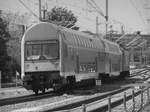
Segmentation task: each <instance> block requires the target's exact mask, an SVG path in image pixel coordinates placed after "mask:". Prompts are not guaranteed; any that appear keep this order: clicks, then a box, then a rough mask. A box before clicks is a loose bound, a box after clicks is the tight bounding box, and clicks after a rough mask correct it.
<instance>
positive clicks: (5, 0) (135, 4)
mask: <svg viewBox="0 0 150 112" xmlns="http://www.w3.org/2000/svg"><path fill="white" fill-rule="evenodd" d="M21 1H23V3H24V4H25V5H26V6H27V7H29V9H30V10H31V11H32V12H33V13H35V14H36V15H38V0H21ZM88 1H90V0H88ZM91 1H92V0H91ZM94 1H95V3H96V4H97V6H98V7H99V8H100V9H101V11H102V12H103V13H104V15H105V9H106V7H105V6H106V4H105V2H106V0H94ZM146 1H147V2H149V1H150V0H108V15H109V25H108V26H109V27H108V29H114V30H118V31H121V26H123V27H124V28H125V31H126V32H127V33H133V32H136V31H141V32H142V33H148V32H150V31H149V30H148V23H147V21H146V16H148V15H150V14H148V13H147V12H148V11H147V10H144V8H145V7H144V6H145V3H146ZM92 3H93V2H92ZM46 4H47V8H48V9H49V10H50V9H51V8H53V7H54V6H63V7H66V8H68V9H69V10H72V12H73V13H74V14H75V15H76V16H77V18H78V22H77V25H78V26H79V27H80V29H81V30H90V31H92V32H95V31H96V17H97V16H98V17H99V32H100V33H105V23H106V22H105V19H104V18H103V17H102V16H100V15H99V14H98V13H97V12H96V11H95V9H94V8H92V7H91V5H90V4H87V2H86V0H42V5H43V6H46ZM149 5H150V4H149ZM149 5H148V6H147V7H150V6H149ZM0 9H1V10H7V11H8V10H9V11H13V12H17V13H19V14H23V13H25V12H28V13H30V12H31V11H29V10H28V9H27V8H26V7H25V6H24V5H23V4H22V3H21V2H20V1H19V0H0ZM149 13H150V11H149ZM145 14H147V15H145ZM31 15H32V14H31ZM149 17H150V16H149ZM110 26H112V27H110Z"/></svg>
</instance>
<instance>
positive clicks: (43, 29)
mask: <svg viewBox="0 0 150 112" xmlns="http://www.w3.org/2000/svg"><path fill="white" fill-rule="evenodd" d="M58 28H59V27H58V26H56V25H54V24H51V23H46V22H41V23H38V24H35V25H33V26H32V27H30V28H28V29H27V30H26V32H25V35H24V38H23V39H24V41H31V40H32V41H33V40H48V39H49V38H50V37H51V39H56V35H57V32H58Z"/></svg>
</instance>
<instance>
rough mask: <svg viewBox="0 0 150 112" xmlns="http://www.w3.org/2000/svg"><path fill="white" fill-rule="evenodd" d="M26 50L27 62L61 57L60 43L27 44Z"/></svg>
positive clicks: (39, 42) (40, 42)
mask: <svg viewBox="0 0 150 112" xmlns="http://www.w3.org/2000/svg"><path fill="white" fill-rule="evenodd" d="M25 50H26V52H25V59H26V60H46V59H57V58H58V57H59V44H58V41H36V42H27V43H26V44H25Z"/></svg>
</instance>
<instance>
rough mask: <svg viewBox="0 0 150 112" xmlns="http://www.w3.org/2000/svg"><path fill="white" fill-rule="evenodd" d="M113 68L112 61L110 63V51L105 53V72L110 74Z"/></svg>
mask: <svg viewBox="0 0 150 112" xmlns="http://www.w3.org/2000/svg"><path fill="white" fill-rule="evenodd" d="M110 68H111V63H110V56H109V54H108V53H105V73H106V74H109V73H110V70H111V69H110Z"/></svg>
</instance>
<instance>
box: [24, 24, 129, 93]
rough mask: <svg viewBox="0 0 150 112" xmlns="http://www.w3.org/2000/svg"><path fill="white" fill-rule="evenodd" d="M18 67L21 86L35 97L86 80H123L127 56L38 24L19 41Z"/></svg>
mask: <svg viewBox="0 0 150 112" xmlns="http://www.w3.org/2000/svg"><path fill="white" fill-rule="evenodd" d="M21 65H22V66H21V72H22V73H21V76H22V80H23V86H24V87H25V88H26V89H28V90H33V91H34V92H35V93H36V94H38V92H39V91H42V92H43V93H44V92H45V90H46V89H48V88H53V89H54V90H57V89H58V88H61V87H62V86H63V85H72V84H75V83H77V82H82V81H85V80H89V79H92V80H99V79H100V80H101V81H102V83H103V82H105V81H106V80H108V79H109V78H111V77H116V76H117V77H125V76H126V75H128V74H129V53H128V52H127V51H125V50H124V49H122V48H120V46H119V45H118V44H116V43H113V42H110V41H108V40H105V39H102V37H98V38H97V37H93V36H92V35H88V34H85V33H82V32H79V31H74V30H71V29H67V28H64V27H61V26H57V25H54V24H51V23H46V22H41V23H38V24H36V25H34V26H32V27H31V28H29V29H27V30H26V32H25V34H24V36H23V38H22V41H21Z"/></svg>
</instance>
